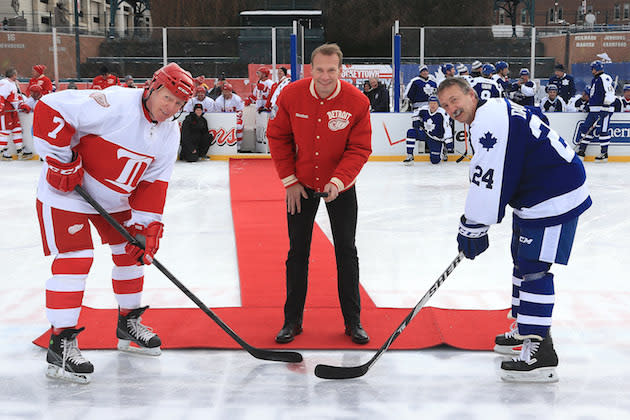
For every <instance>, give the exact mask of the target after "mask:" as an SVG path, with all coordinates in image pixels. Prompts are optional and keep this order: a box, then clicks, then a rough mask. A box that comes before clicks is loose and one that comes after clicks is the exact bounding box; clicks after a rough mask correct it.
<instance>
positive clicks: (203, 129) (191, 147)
mask: <svg viewBox="0 0 630 420" xmlns="http://www.w3.org/2000/svg"><path fill="white" fill-rule="evenodd" d="M211 140H212V135H211V134H210V133H209V132H208V122H207V121H206V119H205V117H204V116H203V114H202V115H201V117H198V116H197V114H195V113H194V112H191V113H190V114H188V115H187V116H186V118H185V119H184V122H182V138H181V146H182V150H181V153H180V154H179V158H180V159H181V160H186V161H188V162H195V161H197V159H199V158H200V157H204V156H206V154H207V153H208V149H209V148H210V141H211Z"/></svg>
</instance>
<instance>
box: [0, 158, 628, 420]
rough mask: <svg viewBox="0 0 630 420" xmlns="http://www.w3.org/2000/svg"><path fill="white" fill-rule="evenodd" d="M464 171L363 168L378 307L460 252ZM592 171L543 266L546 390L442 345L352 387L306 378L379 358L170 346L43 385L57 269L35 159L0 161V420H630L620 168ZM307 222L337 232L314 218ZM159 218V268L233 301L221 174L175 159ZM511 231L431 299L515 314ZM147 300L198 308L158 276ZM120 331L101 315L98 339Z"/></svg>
mask: <svg viewBox="0 0 630 420" xmlns="http://www.w3.org/2000/svg"><path fill="white" fill-rule="evenodd" d="M467 170H468V164H467V163H466V162H462V163H459V164H457V163H455V162H448V163H446V164H440V165H438V166H432V165H430V164H428V163H421V162H416V164H415V166H412V167H405V166H403V165H402V163H398V162H391V163H378V162H374V163H372V162H371V163H368V164H367V165H366V167H365V168H364V170H363V171H362V173H361V175H360V177H359V181H358V184H357V191H358V195H359V226H358V234H357V247H358V250H359V258H360V266H361V282H362V284H363V286H364V287H365V288H366V290H367V291H368V293H369V294H370V296H371V297H372V299H373V300H374V301H375V302H376V304H377V305H378V306H386V307H408V308H411V307H413V306H414V305H415V304H416V302H417V301H418V300H419V299H420V298H421V297H422V295H423V294H424V293H425V292H426V291H427V289H428V287H429V286H430V285H431V284H432V283H433V282H434V281H435V279H436V278H437V276H438V275H439V274H440V273H441V272H442V271H443V270H444V269H445V268H446V266H447V265H448V264H449V263H450V261H451V260H452V259H453V258H454V257H455V255H456V254H457V249H456V241H455V237H456V233H457V226H458V220H459V216H460V214H461V213H462V211H463V207H464V201H465V196H466V189H467V183H468V181H467V180H468V175H467ZM586 170H587V175H588V184H589V187H590V189H591V196H592V198H593V202H594V205H593V207H592V208H591V209H590V210H589V211H587V213H585V214H584V215H583V217H581V218H580V222H579V225H578V232H577V237H576V242H575V244H574V248H573V253H572V255H571V260H570V262H569V266H568V267H561V266H557V265H554V267H553V268H552V272H554V274H555V275H556V277H555V278H556V306H555V310H554V324H553V330H554V342H555V347H556V350H557V352H558V355H559V358H560V365H559V367H558V374H559V377H560V381H559V382H558V383H556V384H545V385H540V384H538V385H535V384H509V383H503V382H501V380H500V379H499V377H498V374H497V371H498V369H499V363H500V361H501V360H502V359H501V357H499V356H498V355H496V354H494V353H492V352H471V351H461V350H455V349H451V348H435V349H428V350H419V351H388V352H387V353H385V355H384V356H383V357H382V358H381V359H379V361H378V362H377V363H376V364H375V365H374V366H373V367H372V369H371V370H370V371H369V372H368V373H367V374H366V375H365V376H364V377H362V378H359V379H353V380H345V381H328V380H322V379H319V378H317V377H315V376H314V374H313V370H314V367H315V365H316V364H318V363H327V364H334V365H357V364H362V363H364V362H366V361H367V360H368V359H369V358H370V357H371V356H372V355H373V354H374V353H373V351H304V352H302V354H303V355H304V359H305V361H304V362H303V363H300V364H293V365H290V364H283V363H278V362H266V361H261V360H257V359H254V358H253V357H251V356H250V355H249V354H248V353H246V352H245V351H227V350H187V351H182V350H171V351H169V350H166V351H164V352H163V353H162V356H160V357H158V358H151V357H143V356H136V355H130V354H127V353H119V352H115V351H85V352H84V355H85V356H86V357H87V358H88V359H89V360H90V361H91V362H92V363H93V364H94V365H95V373H94V375H93V376H92V383H90V384H89V385H77V384H70V383H64V382H58V381H53V380H50V379H48V378H46V377H45V374H44V373H45V369H46V362H45V350H43V349H40V348H38V347H36V346H35V345H33V344H32V343H31V340H33V339H34V338H35V337H37V336H38V335H39V334H41V333H42V332H43V331H44V330H45V329H46V328H47V327H48V322H47V320H46V318H45V315H44V297H45V292H44V284H45V281H46V279H47V277H48V276H49V273H50V263H51V259H50V257H43V254H42V251H41V245H40V239H39V228H38V225H37V221H36V214H35V205H34V204H35V185H36V183H37V178H38V176H39V171H40V163H39V162H36V161H29V162H17V161H14V162H2V164H1V165H0V180H1V183H0V188H1V191H2V192H1V194H2V201H1V205H0V220H2V235H1V237H0V250H1V252H2V256H3V257H2V266H3V267H4V269H3V272H4V273H3V276H2V281H1V282H0V308H2V310H1V311H0V366H1V367H2V368H1V370H0V418H1V419H53V418H54V419H59V418H64V419H141V418H151V419H197V418H204V419H229V420H238V419H256V420H265V419H273V420H280V419H287V420H288V419H344V420H345V419H396V420H402V419H420V418H423V419H453V420H459V419H484V420H485V419H499V418H506V419H510V420H516V419H528V420H529V419H584V420H587V419H588V420H590V419H607V420H612V419H628V418H630V380H629V379H628V378H630V332H629V329H628V320H629V319H630V304H629V302H630V278H629V277H628V270H627V267H626V265H625V264H626V263H627V262H628V261H629V259H630V241H629V239H628V237H629V236H630V217H629V216H630V197H629V196H630V166H629V165H628V164H624V163H607V164H595V163H586ZM317 221H318V223H320V225H321V226H322V228H323V230H324V232H326V234H327V235H328V236H329V237H330V228H329V225H328V222H327V217H326V215H325V211H324V206H321V207H320V213H319V214H318V217H317ZM164 223H165V225H166V229H165V235H164V238H163V239H162V241H161V248H160V252H159V253H158V257H159V259H160V261H161V262H162V263H163V264H164V265H165V266H166V267H167V268H168V269H169V270H170V271H171V272H173V273H174V274H175V275H176V276H177V277H178V278H179V279H180V280H181V281H182V283H184V284H185V285H186V286H187V287H188V288H190V289H191V290H192V291H193V292H194V293H195V294H196V295H197V296H198V297H199V298H200V299H201V300H202V301H204V303H206V304H207V305H208V306H209V307H222V306H238V305H239V304H240V300H239V289H238V268H237V263H236V251H235V241H234V230H233V226H232V219H231V212H230V200H229V175H228V164H227V163H226V162H214V161H206V162H198V163H194V164H186V163H180V162H178V163H177V164H176V166H175V171H174V174H173V179H172V182H171V184H170V189H169V194H168V198H167V204H166V211H165V215H164ZM510 235H511V212H510V211H509V212H508V215H507V216H506V218H505V220H504V221H503V223H502V224H500V225H497V226H493V227H492V228H491V229H490V248H489V250H488V251H487V252H486V253H484V254H483V255H481V256H479V257H478V258H477V259H475V260H474V261H469V260H466V261H464V262H462V263H461V264H460V265H459V266H458V267H457V269H456V270H455V271H454V272H453V274H452V275H451V276H450V277H449V278H448V280H447V281H446V283H445V284H444V285H443V286H442V287H441V288H440V290H439V291H438V292H437V293H436V295H435V296H434V297H433V298H432V299H431V300H430V301H429V305H430V306H438V307H443V308H470V309H498V308H506V307H508V305H509V302H510V292H511V259H510V254H509V241H510ZM110 264H111V260H110V257H109V248H108V247H104V246H102V245H100V244H99V245H97V246H96V250H95V262H94V265H93V266H92V271H91V274H90V277H89V278H88V283H87V290H86V293H85V299H84V304H85V305H88V306H93V307H97V308H113V307H115V306H116V303H115V300H114V297H113V294H112V291H111V280H110V278H111V277H110V270H111V267H110ZM279 281H284V279H279ZM143 301H144V303H145V304H149V305H151V306H152V307H194V304H193V303H192V302H190V301H189V300H188V298H187V297H186V296H185V295H183V294H182V293H181V292H180V291H179V290H178V289H176V288H175V286H173V285H172V284H171V283H170V281H169V280H168V279H166V278H165V277H164V276H163V275H162V274H161V273H160V272H159V271H158V270H156V269H154V268H148V269H147V272H146V281H145V297H144V299H143ZM307 305H308V301H307ZM182 322H185V320H182ZM252 322H256V320H252ZM305 327H308V326H305ZM365 327H366V329H367V331H368V333H369V331H370V326H369V325H365ZM278 328H280V325H278ZM114 333H115V326H114V320H112V330H111V331H103V334H114ZM79 344H80V336H79ZM379 345H380V343H379Z"/></svg>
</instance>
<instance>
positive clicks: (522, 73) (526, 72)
mask: <svg viewBox="0 0 630 420" xmlns="http://www.w3.org/2000/svg"><path fill="white" fill-rule="evenodd" d="M518 74H519V75H521V76H529V70H527V69H526V68H525V67H523V68H522V69H521V71H520V72H519V73H518Z"/></svg>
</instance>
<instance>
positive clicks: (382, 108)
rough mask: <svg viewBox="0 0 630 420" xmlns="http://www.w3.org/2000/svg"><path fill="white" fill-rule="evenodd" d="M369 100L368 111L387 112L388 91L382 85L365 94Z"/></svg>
mask: <svg viewBox="0 0 630 420" xmlns="http://www.w3.org/2000/svg"><path fill="white" fill-rule="evenodd" d="M367 97H368V98H370V111H372V112H389V91H388V90H387V88H386V87H385V85H383V84H382V83H379V84H378V86H377V87H375V88H374V89H372V90H370V91H368V92H367Z"/></svg>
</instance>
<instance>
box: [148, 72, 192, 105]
mask: <svg viewBox="0 0 630 420" xmlns="http://www.w3.org/2000/svg"><path fill="white" fill-rule="evenodd" d="M193 85H194V83H193V78H192V76H191V74H190V73H189V72H187V71H186V70H184V69H182V68H181V67H179V66H178V65H177V63H169V64H167V65H165V66H164V67H162V68H160V69H158V70H157V71H156V72H155V73H153V78H152V79H151V81H150V82H149V85H148V86H147V87H146V88H145V90H144V97H145V98H148V97H149V95H151V93H152V92H153V91H156V90H158V89H159V88H161V87H162V86H165V87H166V88H167V89H168V90H170V91H171V93H172V94H173V95H175V96H177V97H178V98H179V99H182V100H184V101H187V100H189V99H190V98H192V96H193Z"/></svg>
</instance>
